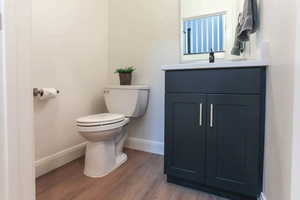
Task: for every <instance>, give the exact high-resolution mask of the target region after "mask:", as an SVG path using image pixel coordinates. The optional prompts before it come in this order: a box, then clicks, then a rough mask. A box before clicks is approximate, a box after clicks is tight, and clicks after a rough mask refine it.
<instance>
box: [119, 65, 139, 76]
mask: <svg viewBox="0 0 300 200" xmlns="http://www.w3.org/2000/svg"><path fill="white" fill-rule="evenodd" d="M134 70H135V68H134V66H130V67H125V68H119V69H117V70H116V71H115V73H119V74H122V73H132V72H133V71H134Z"/></svg>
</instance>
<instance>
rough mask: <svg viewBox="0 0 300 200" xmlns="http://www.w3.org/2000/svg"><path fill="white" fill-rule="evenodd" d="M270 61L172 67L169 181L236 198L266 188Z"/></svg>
mask: <svg viewBox="0 0 300 200" xmlns="http://www.w3.org/2000/svg"><path fill="white" fill-rule="evenodd" d="M266 66H267V64H266V63H264V62H249V63H247V62H243V64H242V65H240V64H238V63H234V62H232V64H230V63H229V64H225V65H224V64H220V65H218V64H207V65H206V66H205V65H203V64H202V65H201V66H199V67H198V64H190V65H185V67H182V68H181V67H180V66H179V65H178V66H166V67H163V70H164V71H165V173H166V175H167V181H168V182H171V183H175V184H179V185H183V186H187V187H192V188H196V189H199V190H202V191H206V192H209V193H213V194H217V195H220V196H224V197H227V198H230V199H239V200H248V199H257V197H259V196H260V194H261V192H262V181H263V160H264V137H265V96H266Z"/></svg>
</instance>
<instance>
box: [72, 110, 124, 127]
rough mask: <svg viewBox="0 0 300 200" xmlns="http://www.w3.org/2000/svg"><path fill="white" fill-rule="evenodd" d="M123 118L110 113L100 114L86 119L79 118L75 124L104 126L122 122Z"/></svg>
mask: <svg viewBox="0 0 300 200" xmlns="http://www.w3.org/2000/svg"><path fill="white" fill-rule="evenodd" d="M124 119H125V116H124V115H122V114H112V113H102V114H97V115H90V116H87V117H81V118H79V119H77V120H76V122H77V124H81V125H82V124H86V125H92V124H93V125H96V124H99V125H101V124H102V125H105V124H113V123H117V122H120V121H123V120H124Z"/></svg>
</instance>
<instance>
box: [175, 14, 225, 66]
mask: <svg viewBox="0 0 300 200" xmlns="http://www.w3.org/2000/svg"><path fill="white" fill-rule="evenodd" d="M216 15H225V21H224V25H223V26H224V30H225V34H224V52H221V53H216V54H215V58H216V59H217V60H218V59H220V60H222V59H225V55H226V50H227V40H226V38H227V20H228V11H220V12H213V13H207V14H203V15H197V16H191V17H184V18H182V17H181V14H180V33H179V37H180V62H181V63H188V62H193V61H204V60H208V55H209V53H207V54H195V55H184V46H185V45H184V44H185V37H183V27H184V26H183V23H184V21H186V20H192V19H198V18H205V17H210V16H216Z"/></svg>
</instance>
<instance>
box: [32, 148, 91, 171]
mask: <svg viewBox="0 0 300 200" xmlns="http://www.w3.org/2000/svg"><path fill="white" fill-rule="evenodd" d="M86 144H87V143H86V142H84V143H81V144H78V145H76V146H73V147H71V148H68V149H65V150H63V151H60V152H58V153H56V154H53V155H50V156H47V157H45V158H42V159H40V160H38V161H36V162H35V171H36V172H35V176H36V177H39V176H41V175H44V174H46V173H48V172H50V171H52V170H54V169H56V168H59V167H61V166H63V165H65V164H67V163H69V162H71V161H73V160H75V159H77V158H79V157H81V156H82V155H84V152H85V146H86Z"/></svg>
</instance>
